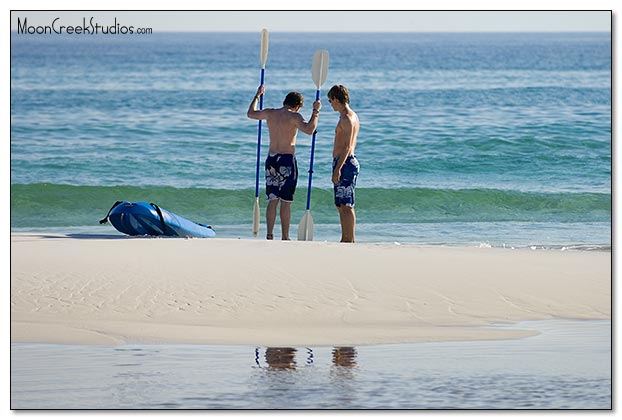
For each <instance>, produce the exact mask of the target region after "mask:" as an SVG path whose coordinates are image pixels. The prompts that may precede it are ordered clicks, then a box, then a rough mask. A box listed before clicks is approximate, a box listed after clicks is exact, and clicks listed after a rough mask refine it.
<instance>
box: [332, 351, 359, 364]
mask: <svg viewBox="0 0 622 420" xmlns="http://www.w3.org/2000/svg"><path fill="white" fill-rule="evenodd" d="M333 364H334V365H335V366H342V367H350V368H354V367H356V349H355V348H354V347H335V348H334V349H333Z"/></svg>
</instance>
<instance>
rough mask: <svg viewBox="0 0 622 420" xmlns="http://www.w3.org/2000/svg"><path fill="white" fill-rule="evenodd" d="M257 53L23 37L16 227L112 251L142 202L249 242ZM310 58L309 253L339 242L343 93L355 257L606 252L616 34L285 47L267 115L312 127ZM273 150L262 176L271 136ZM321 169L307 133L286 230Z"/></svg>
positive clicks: (15, 64) (316, 38)
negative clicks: (341, 95) (318, 69)
mask: <svg viewBox="0 0 622 420" xmlns="http://www.w3.org/2000/svg"><path fill="white" fill-rule="evenodd" d="M259 43H260V34H258V33H257V34H255V33H220V34H214V33H161V34H152V35H142V36H99V37H98V36H94V37H93V36H91V37H89V36H76V35H65V36H37V35H34V36H33V35H19V34H17V33H12V35H11V228H12V229H13V230H40V231H41V230H43V231H60V232H70V233H72V232H73V233H94V234H98V233H105V234H109V233H114V232H116V231H115V230H114V228H113V227H111V226H104V227H101V226H98V225H97V222H98V220H99V219H101V218H102V217H104V216H105V214H106V212H107V211H108V209H109V208H110V206H111V205H112V204H113V203H114V202H115V201H117V200H129V201H150V202H155V203H157V204H159V205H160V206H161V207H163V208H165V209H167V210H169V211H172V212H174V213H177V214H179V215H182V216H184V217H186V218H189V219H191V220H195V221H197V222H201V223H206V224H210V225H212V226H213V227H214V228H215V230H216V232H217V234H218V235H219V236H221V237H242V238H246V237H251V221H252V208H253V203H254V187H255V162H256V147H257V122H256V121H253V120H249V119H247V118H246V110H247V108H248V105H249V102H250V100H251V99H252V97H253V95H254V93H255V89H256V87H257V85H258V84H259V73H260V71H259V67H260V63H259ZM317 49H326V50H328V51H329V53H330V64H329V73H328V79H327V81H326V83H325V85H324V87H323V93H322V98H323V100H324V108H323V110H322V112H321V115H320V122H319V126H318V134H317V144H316V153H315V162H314V176H313V191H312V199H311V213H312V216H313V218H314V221H315V223H316V235H315V237H316V239H318V240H329V241H334V240H338V239H339V220H338V215H337V212H336V210H335V208H334V206H333V203H332V185H331V183H330V176H331V161H332V158H331V152H332V141H333V131H334V127H335V125H336V123H337V115H336V113H334V112H332V110H331V109H330V106H329V104H328V102H327V100H326V97H325V92H326V91H327V89H328V88H330V86H332V85H333V84H337V83H339V84H343V85H346V86H347V87H348V88H349V89H350V93H351V106H352V108H353V109H354V110H355V111H356V112H357V113H358V115H359V118H360V121H361V131H360V134H359V142H358V146H357V156H358V158H359V161H360V163H361V174H360V177H359V182H358V188H357V193H356V194H357V196H356V199H357V205H356V210H357V222H358V225H357V239H358V240H359V241H368V242H375V241H380V242H384V241H398V242H414V243H425V244H447V245H456V244H458V245H474V246H478V245H480V244H484V245H486V246H514V247H526V246H532V247H533V246H535V247H574V248H579V249H583V248H587V249H608V248H610V246H611V150H612V148H611V83H612V81H611V38H610V33H547V34H541V33H486V34H443V33H437V34H432V33H429V34H426V33H407V34H377V33H376V34H347V33H346V34H296V33H273V34H271V35H270V50H269V55H268V62H267V66H266V73H265V74H266V79H265V85H266V95H265V98H264V106H265V107H279V106H281V103H282V99H283V98H284V96H285V95H286V93H287V92H288V91H290V90H297V91H300V92H301V93H302V94H303V95H304V96H305V98H306V105H305V107H304V108H303V110H302V113H303V115H304V116H305V117H307V118H308V116H309V115H310V110H311V106H310V103H311V101H312V99H313V98H314V94H315V86H314V84H313V82H312V80H311V70H310V69H311V60H312V57H313V53H314V51H315V50H317ZM262 137H263V142H262V157H261V160H262V161H263V160H264V159H265V157H266V154H267V147H268V140H267V139H268V131H267V128H266V127H265V124H264V131H263V136H262ZM309 155H310V136H307V135H305V134H302V133H300V134H299V135H298V146H297V156H298V163H299V169H300V179H299V182H298V190H297V193H296V196H295V202H294V205H293V209H292V222H293V224H294V225H293V226H292V228H293V229H292V231H295V228H296V224H297V223H298V221H299V220H300V218H301V217H302V215H303V213H304V209H305V204H306V189H307V176H308V174H307V171H308V168H309V164H308V162H309V157H310V156H309ZM263 185H264V183H263V177H262V179H261V184H260V186H261V192H260V197H261V198H262V207H264V205H265V198H264V197H265V195H264V193H263V191H264V190H263ZM264 214H265V209H262V217H263V215H264ZM278 232H279V227H278V224H277V233H278ZM264 234H265V223H264V222H263V220H262V230H261V231H260V235H261V236H263V235H264Z"/></svg>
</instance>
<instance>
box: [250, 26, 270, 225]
mask: <svg viewBox="0 0 622 420" xmlns="http://www.w3.org/2000/svg"><path fill="white" fill-rule="evenodd" d="M267 60H268V30H267V29H262V30H261V84H262V85H263V76H264V71H265V69H266V61H267ZM259 109H260V110H261V109H263V95H261V96H260V97H259ZM260 155H261V120H259V128H258V130H257V169H256V171H255V208H254V209H253V236H257V235H258V234H259V164H260Z"/></svg>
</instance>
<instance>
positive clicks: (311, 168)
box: [307, 89, 320, 210]
mask: <svg viewBox="0 0 622 420" xmlns="http://www.w3.org/2000/svg"><path fill="white" fill-rule="evenodd" d="M315 100H316V101H319V100H320V90H319V89H318V90H316V91H315ZM316 134H317V130H315V131H314V132H313V136H312V137H311V159H309V187H308V188H307V210H309V209H310V208H311V182H312V180H313V156H314V155H315V135H316Z"/></svg>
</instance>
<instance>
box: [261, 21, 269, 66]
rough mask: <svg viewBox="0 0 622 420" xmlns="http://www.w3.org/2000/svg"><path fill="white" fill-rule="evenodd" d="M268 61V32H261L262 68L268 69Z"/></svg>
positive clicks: (263, 30)
mask: <svg viewBox="0 0 622 420" xmlns="http://www.w3.org/2000/svg"><path fill="white" fill-rule="evenodd" d="M266 61H268V30H267V29H262V30H261V68H262V69H263V68H265V67H266Z"/></svg>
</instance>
